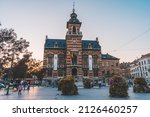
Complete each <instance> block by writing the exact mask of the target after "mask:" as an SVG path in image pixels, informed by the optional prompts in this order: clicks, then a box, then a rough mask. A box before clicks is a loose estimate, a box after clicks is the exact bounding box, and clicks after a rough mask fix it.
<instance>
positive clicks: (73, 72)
mask: <svg viewBox="0 0 150 117" xmlns="http://www.w3.org/2000/svg"><path fill="white" fill-rule="evenodd" d="M72 76H74V77H75V76H77V68H73V69H72Z"/></svg>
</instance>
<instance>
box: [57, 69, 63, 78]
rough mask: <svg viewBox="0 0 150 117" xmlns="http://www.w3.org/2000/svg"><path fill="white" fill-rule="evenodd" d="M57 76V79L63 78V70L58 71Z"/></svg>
mask: <svg viewBox="0 0 150 117" xmlns="http://www.w3.org/2000/svg"><path fill="white" fill-rule="evenodd" d="M58 76H59V77H63V76H64V70H63V69H59V70H58Z"/></svg>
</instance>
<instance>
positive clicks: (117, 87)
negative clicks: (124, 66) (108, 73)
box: [109, 76, 128, 98]
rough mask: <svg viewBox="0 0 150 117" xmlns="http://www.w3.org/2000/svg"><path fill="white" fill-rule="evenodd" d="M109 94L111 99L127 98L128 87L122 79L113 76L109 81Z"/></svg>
mask: <svg viewBox="0 0 150 117" xmlns="http://www.w3.org/2000/svg"><path fill="white" fill-rule="evenodd" d="M109 94H110V96H111V97H118V98H123V97H128V85H127V82H126V81H125V79H124V78H122V77H120V76H114V77H113V78H112V79H111V81H110V88H109Z"/></svg>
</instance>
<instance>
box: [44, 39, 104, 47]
mask: <svg viewBox="0 0 150 117" xmlns="http://www.w3.org/2000/svg"><path fill="white" fill-rule="evenodd" d="M56 43H57V45H58V46H57V47H54V45H55V44H56ZM89 44H91V46H92V48H91V50H92V49H94V50H99V49H101V46H100V45H99V43H98V42H97V41H92V40H82V49H89V48H88V45H89ZM44 48H62V49H65V48H66V40H65V39H46V41H45V45H44Z"/></svg>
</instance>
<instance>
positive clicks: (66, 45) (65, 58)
mask: <svg viewBox="0 0 150 117" xmlns="http://www.w3.org/2000/svg"><path fill="white" fill-rule="evenodd" d="M81 24H82V23H81V22H80V21H79V20H78V19H77V14H76V13H75V9H74V8H73V11H72V13H71V15H70V19H69V21H68V22H67V25H66V28H67V32H66V37H65V39H55V38H49V37H48V36H46V39H45V45H44V62H43V66H44V68H45V71H46V73H45V77H47V78H49V79H51V78H63V77H66V76H73V77H74V78H91V79H92V78H101V76H102V59H101V46H100V44H99V41H98V38H96V39H93V40H85V39H83V38H82V37H83V34H82V32H81V31H80V28H81Z"/></svg>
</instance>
